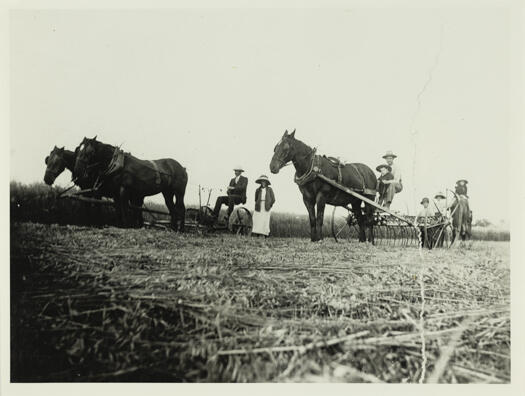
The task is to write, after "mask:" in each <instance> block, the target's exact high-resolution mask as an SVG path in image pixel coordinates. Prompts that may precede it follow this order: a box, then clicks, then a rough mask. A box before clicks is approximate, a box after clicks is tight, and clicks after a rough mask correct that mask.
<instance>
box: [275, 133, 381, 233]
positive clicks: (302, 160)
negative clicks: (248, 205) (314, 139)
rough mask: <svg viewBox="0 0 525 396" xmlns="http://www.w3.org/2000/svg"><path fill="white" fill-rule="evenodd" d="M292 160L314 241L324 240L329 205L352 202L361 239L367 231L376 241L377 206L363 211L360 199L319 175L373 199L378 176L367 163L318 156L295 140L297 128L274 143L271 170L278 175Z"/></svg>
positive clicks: (367, 205)
mask: <svg viewBox="0 0 525 396" xmlns="http://www.w3.org/2000/svg"><path fill="white" fill-rule="evenodd" d="M290 161H291V162H292V163H293V165H294V167H295V171H296V172H295V182H296V183H297V185H298V186H299V191H301V194H302V195H303V202H304V204H305V206H306V209H307V210H308V215H309V219H310V237H311V240H312V241H313V242H315V241H318V240H321V239H323V234H322V227H323V220H324V210H325V206H326V204H329V205H333V206H343V207H346V206H348V205H349V204H350V205H351V206H352V212H353V213H354V215H355V218H356V219H357V223H358V225H359V241H360V242H365V241H366V240H367V233H368V241H369V242H372V243H373V242H374V233H373V225H374V211H375V208H374V207H373V206H372V205H370V204H368V203H365V207H364V211H363V209H362V208H361V204H362V202H363V201H362V200H361V199H359V198H357V197H355V196H353V195H350V194H346V193H344V192H342V191H340V190H339V189H337V188H335V187H333V186H331V185H330V184H328V183H326V182H325V181H323V180H321V179H320V178H319V177H317V175H319V174H322V175H324V176H326V177H328V178H330V179H332V180H334V181H337V183H338V184H340V185H342V186H345V187H348V188H350V189H352V190H354V191H357V192H359V193H360V194H362V195H363V196H365V197H366V198H368V199H370V200H372V201H373V200H374V198H375V195H376V191H375V188H376V183H377V179H376V176H375V174H374V172H373V171H372V169H370V168H369V167H368V166H366V165H365V164H360V163H352V164H342V163H340V162H338V161H333V160H331V159H330V158H327V157H324V156H320V155H317V154H316V150H315V149H312V148H311V147H309V146H308V145H306V144H305V143H303V142H301V141H300V140H297V139H295V130H294V131H293V132H292V133H291V134H288V130H286V131H285V132H284V135H283V137H282V138H281V140H280V141H279V142H278V143H277V145H276V146H275V148H274V154H273V157H272V160H271V162H270V171H271V172H272V173H273V174H277V173H279V170H280V169H281V168H282V167H284V166H285V165H286V164H288V163H289V162H290ZM316 205H317V213H316Z"/></svg>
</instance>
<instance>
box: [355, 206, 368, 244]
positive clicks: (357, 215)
mask: <svg viewBox="0 0 525 396" xmlns="http://www.w3.org/2000/svg"><path fill="white" fill-rule="evenodd" d="M354 204H355V205H354ZM354 206H355V207H354ZM352 212H354V216H355V219H356V221H357V225H358V226H359V242H366V234H365V217H364V216H363V211H362V210H361V201H357V202H353V203H352Z"/></svg>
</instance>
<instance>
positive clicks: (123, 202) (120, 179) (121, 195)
mask: <svg viewBox="0 0 525 396" xmlns="http://www.w3.org/2000/svg"><path fill="white" fill-rule="evenodd" d="M116 149H117V148H116V147H115V146H111V145H109V144H105V143H102V142H99V141H97V140H96V136H95V138H93V139H88V138H84V140H82V143H81V144H80V145H79V146H78V148H77V152H78V154H77V157H76V161H75V167H74V173H75V174H76V175H79V176H78V177H79V178H80V179H83V178H87V179H92V178H93V177H94V175H96V176H97V178H98V184H99V185H100V188H101V189H103V190H105V191H106V192H111V194H112V196H113V199H114V201H115V203H116V204H117V205H118V207H119V208H120V212H121V219H122V223H123V225H124V226H128V225H138V226H140V225H142V224H130V218H131V215H132V213H133V212H132V211H130V204H132V205H133V206H136V207H141V206H142V204H143V203H144V197H147V196H151V195H155V194H158V193H162V195H163V196H164V201H165V203H166V206H167V207H168V210H169V212H170V216H171V226H172V228H173V229H175V230H178V231H181V232H183V231H184V217H185V211H186V209H185V206H184V195H185V193H186V185H187V183H188V174H187V172H186V168H184V167H182V166H181V165H180V164H179V163H178V162H177V161H175V160H174V159H171V158H166V159H159V160H154V161H147V160H141V159H139V158H136V157H134V156H132V155H131V154H128V153H125V154H124V153H121V154H122V157H121V158H122V163H121V165H120V166H119V167H117V168H110V165H111V166H113V165H114V160H115V157H114V155H115V154H119V150H118V149H117V150H116ZM174 196H175V198H176V202H175V203H174V202H173V197H174ZM140 218H141V217H140Z"/></svg>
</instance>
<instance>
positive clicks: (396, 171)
mask: <svg viewBox="0 0 525 396" xmlns="http://www.w3.org/2000/svg"><path fill="white" fill-rule="evenodd" d="M383 158H384V159H385V160H386V163H387V164H388V166H390V168H391V169H392V170H391V172H390V173H392V175H393V176H394V178H393V179H392V180H384V181H383V183H384V184H387V185H388V188H387V190H386V196H385V200H384V201H385V204H384V206H385V207H387V208H389V207H390V204H391V203H392V201H393V199H394V195H396V194H399V193H400V192H401V191H403V182H402V177H401V169H400V168H399V166H397V165H396V164H394V158H397V155H395V154H394V153H393V152H392V151H390V150H389V151H387V152H386V154H385V155H383Z"/></svg>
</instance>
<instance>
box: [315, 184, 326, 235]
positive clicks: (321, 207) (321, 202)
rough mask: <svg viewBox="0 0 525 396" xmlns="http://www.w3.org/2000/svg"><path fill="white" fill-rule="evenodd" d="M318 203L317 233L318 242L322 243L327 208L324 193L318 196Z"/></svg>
mask: <svg viewBox="0 0 525 396" xmlns="http://www.w3.org/2000/svg"><path fill="white" fill-rule="evenodd" d="M316 203H317V218H316V223H315V227H316V231H317V235H316V237H317V240H318V241H321V240H322V239H323V220H324V208H325V206H326V200H325V198H324V196H323V194H322V193H319V194H317V198H316Z"/></svg>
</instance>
